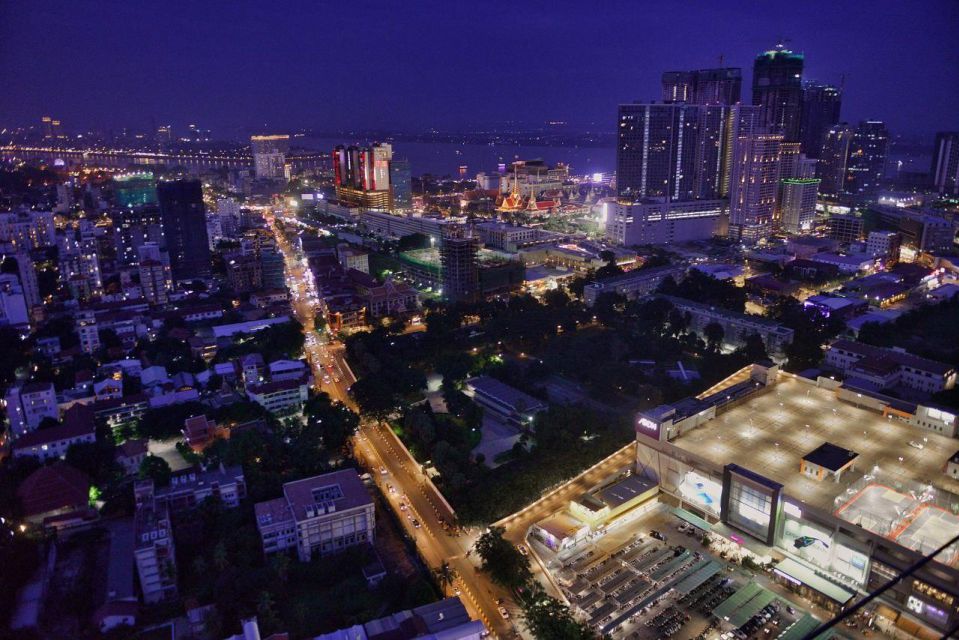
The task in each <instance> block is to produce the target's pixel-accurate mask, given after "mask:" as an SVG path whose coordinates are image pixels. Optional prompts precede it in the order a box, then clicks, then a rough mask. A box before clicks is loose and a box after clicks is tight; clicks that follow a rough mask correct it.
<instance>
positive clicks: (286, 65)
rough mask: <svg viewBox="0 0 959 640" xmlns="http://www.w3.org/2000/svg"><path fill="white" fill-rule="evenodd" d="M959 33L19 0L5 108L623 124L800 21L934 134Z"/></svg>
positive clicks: (837, 13) (0, 59)
mask: <svg viewBox="0 0 959 640" xmlns="http://www.w3.org/2000/svg"><path fill="white" fill-rule="evenodd" d="M957 33H959V2H957V1H956V0H927V1H920V0H916V1H915V2H913V1H907V0H894V1H893V0H872V1H870V2H863V1H861V0H807V1H805V2H803V1H802V0H793V1H791V2H781V1H780V2H776V1H773V0H768V1H766V2H762V3H760V2H738V1H733V0H725V1H718V0H717V1H708V0H669V1H662V2H649V1H643V0H634V1H632V2H590V1H588V0H580V1H578V2H564V1H562V0H554V1H551V2H523V1H521V0H512V1H510V2H498V1H486V2H482V1H476V0H472V1H469V2H455V3H454V2H452V1H450V2H435V3H434V2H415V1H410V2H395V1H392V2H363V1H355V0H342V1H340V2H324V1H322V0H319V1H314V2H301V3H300V2H268V1H263V0H258V1H256V2H245V1H239V0H238V1H234V2H227V1H219V0H200V1H193V2H162V1H154V2H147V1H139V0H135V1H133V2H130V1H124V2H113V1H106V0H90V1H84V2H77V1H76V0H70V1H63V0H44V1H42V2H34V1H33V0H0V125H9V124H25V123H30V122H34V121H36V120H38V119H39V117H40V116H41V115H43V114H50V115H53V116H55V117H57V116H58V117H60V118H61V119H62V120H63V121H64V125H65V126H66V127H67V128H68V129H81V128H83V127H104V128H106V127H111V126H112V127H119V126H124V125H126V126H133V127H141V128H146V127H148V126H149V125H150V122H151V118H155V119H156V121H157V122H158V123H166V122H172V123H173V124H174V125H175V126H176V127H178V128H180V130H182V127H184V126H185V125H186V124H187V123H188V122H196V123H198V124H200V125H202V126H206V127H210V128H212V129H213V130H214V134H215V135H216V136H218V137H232V136H237V135H239V133H240V131H241V130H242V129H244V128H252V127H258V126H263V125H266V126H267V127H268V128H273V129H278V130H280V129H285V128H295V127H314V128H317V129H321V130H329V129H339V128H346V127H350V128H409V129H420V128H425V127H429V126H436V127H439V128H455V127H465V126H469V125H474V124H477V123H486V122H493V121H497V122H498V121H505V120H511V119H512V120H522V121H528V122H542V121H545V120H549V119H556V120H568V121H570V122H571V123H574V124H577V125H586V124H587V123H591V122H597V123H600V124H601V126H602V128H604V129H607V130H612V129H613V122H614V119H615V107H616V105H617V104H618V103H620V102H629V101H632V100H635V99H651V98H658V97H659V93H658V92H659V75H660V73H661V72H662V71H664V70H667V69H692V68H701V67H708V66H714V65H715V64H716V63H717V61H718V57H719V55H720V54H724V55H725V59H726V63H727V64H728V65H729V66H741V67H743V68H744V75H745V82H744V85H747V86H748V83H749V81H750V79H751V76H752V71H751V67H752V59H753V57H754V56H755V54H756V53H758V52H759V51H762V50H764V49H768V48H771V47H772V46H773V45H774V44H775V42H776V40H777V37H778V36H780V35H783V36H785V37H787V38H789V39H790V41H791V42H790V47H791V48H793V49H794V50H797V51H803V52H804V53H805V55H806V73H805V76H806V77H807V78H814V79H819V80H823V81H831V82H838V81H839V79H840V76H841V75H842V74H845V77H846V95H845V100H844V104H843V118H844V119H846V120H850V121H855V120H858V119H861V118H881V119H885V120H886V121H887V122H889V124H890V128H891V129H892V130H893V132H894V133H913V132H917V133H926V132H931V131H936V130H942V129H957V128H959V107H957V105H959V65H957V63H956V61H957V60H959V36H957V35H956V34H957ZM744 89H745V90H744V97H745V98H747V99H748V89H747V88H746V87H744Z"/></svg>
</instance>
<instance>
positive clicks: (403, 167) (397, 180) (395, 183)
mask: <svg viewBox="0 0 959 640" xmlns="http://www.w3.org/2000/svg"><path fill="white" fill-rule="evenodd" d="M412 179H413V176H412V172H411V170H410V161H409V160H393V161H391V162H390V188H391V189H392V190H393V211H397V212H408V211H412V210H413V184H412Z"/></svg>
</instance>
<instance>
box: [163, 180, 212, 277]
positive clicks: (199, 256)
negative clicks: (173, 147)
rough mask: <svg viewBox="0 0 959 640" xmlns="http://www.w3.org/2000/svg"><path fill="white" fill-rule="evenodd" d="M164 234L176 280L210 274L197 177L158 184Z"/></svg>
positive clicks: (204, 217) (208, 250)
mask: <svg viewBox="0 0 959 640" xmlns="http://www.w3.org/2000/svg"><path fill="white" fill-rule="evenodd" d="M157 196H158V198H159V201H160V214H161V219H162V222H163V236H164V239H165V240H166V248H167V253H168V254H169V256H170V268H171V270H172V272H173V279H174V280H175V281H177V282H181V281H189V280H194V279H197V278H209V277H210V269H211V268H210V246H209V244H208V243H207V236H206V212H205V208H204V205H203V188H202V185H201V184H200V181H199V180H171V181H168V182H160V183H159V184H158V185H157Z"/></svg>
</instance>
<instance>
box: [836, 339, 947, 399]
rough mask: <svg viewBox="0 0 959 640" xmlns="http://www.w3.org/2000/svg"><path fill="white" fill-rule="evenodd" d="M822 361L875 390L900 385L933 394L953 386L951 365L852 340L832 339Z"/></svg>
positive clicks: (848, 377)
mask: <svg viewBox="0 0 959 640" xmlns="http://www.w3.org/2000/svg"><path fill="white" fill-rule="evenodd" d="M825 364H826V365H827V366H829V367H831V368H833V369H836V370H837V371H841V372H842V373H844V374H846V377H847V380H849V381H853V382H859V383H864V384H865V385H867V386H868V387H870V388H872V389H873V390H877V391H878V390H880V389H886V388H891V387H896V386H902V387H905V388H907V389H911V390H913V391H918V392H920V393H923V394H933V393H937V392H939V391H946V390H948V389H952V388H953V387H955V386H956V368H955V367H953V366H951V365H948V364H945V363H943V362H936V361H935V360H930V359H928V358H922V357H919V356H914V355H912V354H911V353H907V352H906V351H903V350H901V349H884V348H882V347H875V346H873V345H869V344H865V343H862V342H855V341H853V340H836V341H835V342H833V343H832V344H831V345H830V346H829V349H828V350H827V351H826V360H825Z"/></svg>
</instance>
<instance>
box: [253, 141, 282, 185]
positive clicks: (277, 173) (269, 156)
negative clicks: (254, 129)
mask: <svg viewBox="0 0 959 640" xmlns="http://www.w3.org/2000/svg"><path fill="white" fill-rule="evenodd" d="M250 148H251V149H252V151H253V170H254V172H255V173H256V177H257V178H261V179H265V180H276V179H280V178H284V177H286V154H287V153H288V152H289V150H290V136H288V135H272V136H252V137H250Z"/></svg>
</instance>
